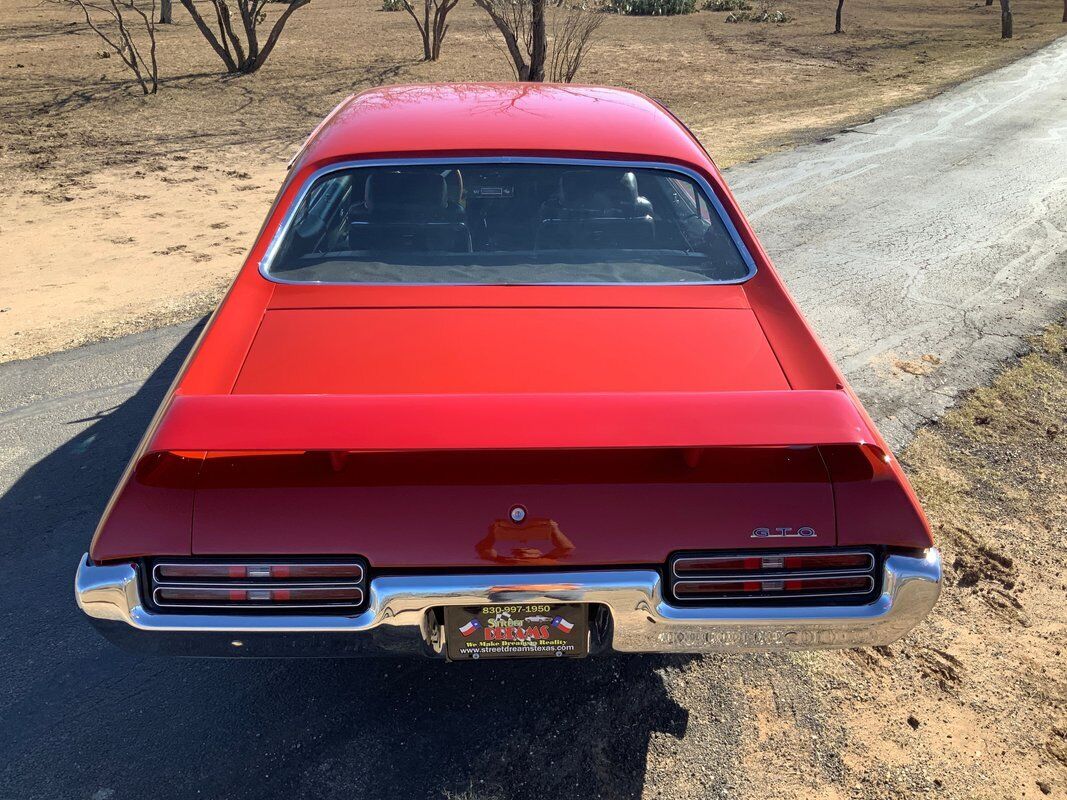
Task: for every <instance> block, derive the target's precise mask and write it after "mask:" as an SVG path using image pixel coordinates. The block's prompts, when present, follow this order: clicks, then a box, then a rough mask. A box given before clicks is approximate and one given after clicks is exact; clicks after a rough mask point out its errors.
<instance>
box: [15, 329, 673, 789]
mask: <svg viewBox="0 0 1067 800" xmlns="http://www.w3.org/2000/svg"><path fill="white" fill-rule="evenodd" d="M197 333H198V331H197V330H196V329H194V330H192V331H190V332H189V333H188V334H187V335H185V336H184V338H182V340H181V341H180V342H179V343H178V345H177V346H176V347H175V348H174V349H173V350H172V351H171V352H170V353H169V355H167V357H166V358H165V359H164V360H163V361H162V363H161V364H160V366H159V367H158V368H157V369H156V370H155V372H154V373H153V374H152V376H151V377H150V378H149V379H148V380H147V381H146V382H145V383H144V384H143V385H142V386H141V387H140V388H139V389H138V390H137V391H136V393H135V394H134V395H133V396H131V397H130V398H129V399H128V400H127V401H126V402H124V403H122V404H121V405H119V406H117V407H115V408H112V409H108V410H106V411H102V412H101V413H99V414H96V415H94V416H93V417H92V422H91V424H90V425H88V427H86V428H84V429H83V430H81V431H80V432H79V433H78V434H77V435H76V436H74V437H73V438H71V439H70V440H69V441H67V442H66V443H65V444H63V445H62V446H60V447H58V448H57V449H55V450H54V451H53V452H51V453H49V454H48V455H47V456H45V457H44V458H42V459H41V460H40V461H38V462H37V463H36V464H34V465H33V466H32V467H30V468H29V469H28V470H27V471H26V472H25V473H24V474H23V475H22V476H21V477H20V478H19V479H18V480H17V481H16V482H15V483H14V484H13V485H12V486H11V488H10V489H9V490H8V491H7V492H5V493H4V494H3V496H2V497H0V537H2V538H0V546H2V548H3V563H4V564H5V567H6V568H5V570H4V574H5V576H6V577H5V580H6V584H7V585H6V591H5V592H4V595H5V597H6V599H5V600H4V601H3V618H4V619H3V626H2V629H0V648H2V652H3V654H4V655H3V656H2V658H3V664H4V671H5V674H6V681H5V683H4V685H3V686H2V687H0V709H2V714H0V716H2V717H3V718H4V720H5V722H4V728H5V736H4V737H2V738H0V796H4V797H8V796H17V797H20V798H33V797H49V798H54V797H72V798H73V797H114V798H116V800H117V799H118V798H126V797H131V798H140V797H153V798H171V797H175V798H177V797H181V798H187V797H189V796H192V795H193V794H194V793H198V794H199V795H201V796H204V797H215V798H243V797H256V798H264V797H301V796H313V797H316V798H327V797H344V798H357V797H358V798H364V797H365V798H379V797H381V798H385V797H389V798H393V797H400V798H423V797H425V798H451V797H456V798H460V797H462V798H470V799H471V800H477V799H479V798H484V799H485V800H496V799H497V798H507V799H508V800H511V799H515V800H520V799H521V798H533V797H537V798H543V797H608V798H637V797H640V796H641V795H642V790H643V787H644V781H645V764H646V760H647V757H648V751H649V745H650V741H651V739H652V737H653V736H656V735H660V734H666V735H669V736H673V737H677V738H681V737H683V736H684V735H685V732H686V728H687V724H688V715H687V712H686V711H685V710H684V709H683V708H682V707H680V706H679V705H678V704H677V703H676V702H675V701H674V700H673V699H672V697H671V696H670V694H669V693H668V691H667V690H666V688H665V685H664V682H663V679H662V674H663V670H664V669H671V668H678V667H681V666H683V665H684V663H685V662H686V660H687V659H686V658H685V657H676V658H675V657H671V658H668V657H640V656H616V657H600V658H590V659H585V660H580V661H563V662H560V661H558V660H551V661H527V662H499V663H492V662H490V663H464V664H447V663H443V662H436V661H428V660H427V661H424V660H406V661H395V660H377V659H367V660H352V661H341V660H308V661H302V660H297V661H266V660H265V661H259V660H195V659H166V658H153V657H141V656H135V655H131V654H128V653H126V652H124V651H121V650H118V649H116V648H114V647H112V646H111V645H110V644H108V643H107V642H105V641H104V640H103V639H101V638H100V637H98V636H97V635H96V633H95V632H94V631H93V630H92V629H91V628H90V626H89V625H88V623H87V622H86V621H85V620H84V619H83V618H82V616H81V612H80V611H78V609H77V608H76V606H75V603H74V599H73V596H72V578H73V571H74V568H75V566H76V564H77V561H78V558H79V557H80V555H81V553H82V552H83V551H84V550H85V548H86V547H87V545H88V541H89V537H90V535H91V531H92V527H93V525H94V524H95V521H96V518H97V517H98V516H99V514H100V513H101V511H102V510H103V507H104V505H105V503H106V501H107V498H108V495H109V494H110V491H111V489H112V487H113V485H114V483H115V482H116V481H117V479H118V477H119V476H120V474H121V472H122V470H123V468H124V466H125V463H126V461H127V459H128V458H129V455H130V453H131V452H132V451H133V449H134V448H135V446H136V444H137V441H138V440H139V438H140V436H141V434H142V432H143V431H144V429H145V427H146V426H147V424H148V422H149V420H150V419H151V417H152V414H153V413H154V411H155V409H156V407H157V405H158V404H159V402H160V400H161V399H162V397H163V396H164V394H165V392H166V390H167V387H168V386H169V384H170V381H171V380H172V378H173V376H174V374H175V373H176V372H177V370H178V369H179V367H180V365H181V363H182V361H183V359H184V357H185V354H186V353H187V352H188V350H189V349H190V347H191V346H192V344H193V343H194V341H195V338H196V335H197ZM75 422H78V420H74V419H71V420H64V421H60V422H58V423H57V424H71V423H75ZM82 422H84V421H82Z"/></svg>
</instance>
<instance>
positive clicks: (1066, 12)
mask: <svg viewBox="0 0 1067 800" xmlns="http://www.w3.org/2000/svg"><path fill="white" fill-rule="evenodd" d="M1061 22H1067V0H1063V19H1062V20H1061Z"/></svg>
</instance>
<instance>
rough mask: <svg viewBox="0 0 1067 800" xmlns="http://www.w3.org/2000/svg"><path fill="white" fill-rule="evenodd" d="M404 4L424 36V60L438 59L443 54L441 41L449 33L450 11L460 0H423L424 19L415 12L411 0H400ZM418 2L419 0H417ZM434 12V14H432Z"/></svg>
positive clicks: (420, 33)
mask: <svg viewBox="0 0 1067 800" xmlns="http://www.w3.org/2000/svg"><path fill="white" fill-rule="evenodd" d="M400 2H401V3H403V4H404V10H405V11H407V12H408V13H409V14H410V15H411V18H412V19H413V20H415V25H416V27H418V29H419V35H421V36H422V60H423V61H436V60H437V59H438V58H440V56H441V43H442V42H443V41H444V40H445V34H446V33H448V22H447V21H446V20H447V18H448V12H449V11H451V10H452V9H453V8H455V7H456V4H457V3H459V0H422V19H421V20H420V19H419V15H418V14H417V13H416V12H415V7H414V5H412V3H411V0H400ZM415 2H416V3H418V2H419V0H415ZM431 12H432V14H431Z"/></svg>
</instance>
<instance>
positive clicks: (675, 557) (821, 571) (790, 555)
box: [667, 548, 882, 606]
mask: <svg viewBox="0 0 1067 800" xmlns="http://www.w3.org/2000/svg"><path fill="white" fill-rule="evenodd" d="M842 557H847V558H842ZM835 558H836V559H837V560H839V561H854V562H855V563H854V564H851V565H848V566H843V567H833V566H825V562H827V561H828V560H832V559H835ZM804 561H810V562H811V564H810V565H809V566H807V567H806V568H805V566H804V564H803V562H804ZM820 561H821V562H823V563H822V565H820ZM881 561H882V554H881V553H879V552H877V551H875V550H873V549H869V548H833V549H823V548H818V549H812V548H804V549H797V550H783V549H775V550H766V551H761V550H746V551H713V550H704V551H686V552H680V553H674V554H672V555H671V557H670V558H669V559H668V562H667V593H668V595H669V597H670V599H671V601H672V602H675V603H678V604H679V605H693V606H707V605H746V604H752V605H775V604H777V605H794V604H795V605H804V604H808V605H813V604H824V603H848V604H864V603H869V602H872V601H873V600H874V598H875V597H877V594H878V592H879V590H880V585H879V584H880V570H879V567H880V564H881ZM739 562H741V563H744V562H750V563H751V564H753V565H755V564H758V566H752V567H748V566H747V564H746V566H743V567H739V568H731V566H732V565H734V564H737V563H739ZM790 562H793V563H794V564H796V563H797V562H800V563H799V565H796V566H790V565H789V564H790ZM698 563H708V564H718V565H721V566H722V568H721V569H708V570H705V571H700V570H696V569H694V567H695V565H697V564H698ZM680 566H682V569H679V567H680ZM835 579H843V580H842V583H850V584H854V585H851V586H843V587H842V588H840V589H835V588H832V587H822V588H807V587H804V586H802V585H798V584H818V583H827V582H831V581H833V580H835ZM790 583H792V584H794V586H793V587H789V586H788V584H790ZM746 584H747V585H748V586H746ZM756 584H758V587H757V586H756ZM697 585H701V586H708V587H711V586H716V587H722V588H723V589H725V588H726V587H727V586H728V585H738V586H739V587H740V588H738V589H737V590H735V591H729V590H724V591H714V592H713V591H708V592H704V593H697V592H694V591H692V589H693V588H694V587H695V586H697Z"/></svg>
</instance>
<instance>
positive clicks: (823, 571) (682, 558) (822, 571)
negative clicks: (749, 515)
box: [671, 550, 876, 580]
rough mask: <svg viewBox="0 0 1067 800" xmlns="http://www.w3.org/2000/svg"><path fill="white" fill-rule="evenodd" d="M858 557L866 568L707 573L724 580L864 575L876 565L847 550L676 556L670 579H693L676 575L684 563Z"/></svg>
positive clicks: (862, 552) (859, 552)
mask: <svg viewBox="0 0 1067 800" xmlns="http://www.w3.org/2000/svg"><path fill="white" fill-rule="evenodd" d="M858 555H864V556H867V566H866V567H843V568H838V569H833V568H829V567H824V568H823V569H818V570H807V571H790V570H789V569H788V568H787V567H779V568H776V569H773V570H770V569H768V570H765V571H758V572H756V571H752V572H739V571H733V572H709V573H708V576H709V577H711V578H725V577H730V576H737V577H740V576H749V577H753V578H756V577H759V576H761V575H765V576H767V577H772V576H774V577H780V575H781V574H785V575H789V576H790V577H797V578H800V577H814V576H816V575H824V574H830V575H844V574H846V573H865V572H870V571H871V570H873V569H874V567H875V563H876V562H875V558H874V554H873V553H869V552H867V551H863V550H860V551H847V550H834V551H825V550H824V551H819V552H810V553H806V552H804V551H797V550H794V551H792V552H788V553H778V552H772V551H768V552H766V553H762V552H747V551H746V552H744V553H738V554H736V555H727V554H722V555H718V554H716V555H707V556H677V557H676V558H672V559H671V577H672V578H676V579H678V580H687V579H689V578H692V577H693V573H689V574H686V575H679V574H678V564H680V563H683V562H686V561H716V560H721V561H733V560H735V559H738V558H788V557H791V556H858Z"/></svg>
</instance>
